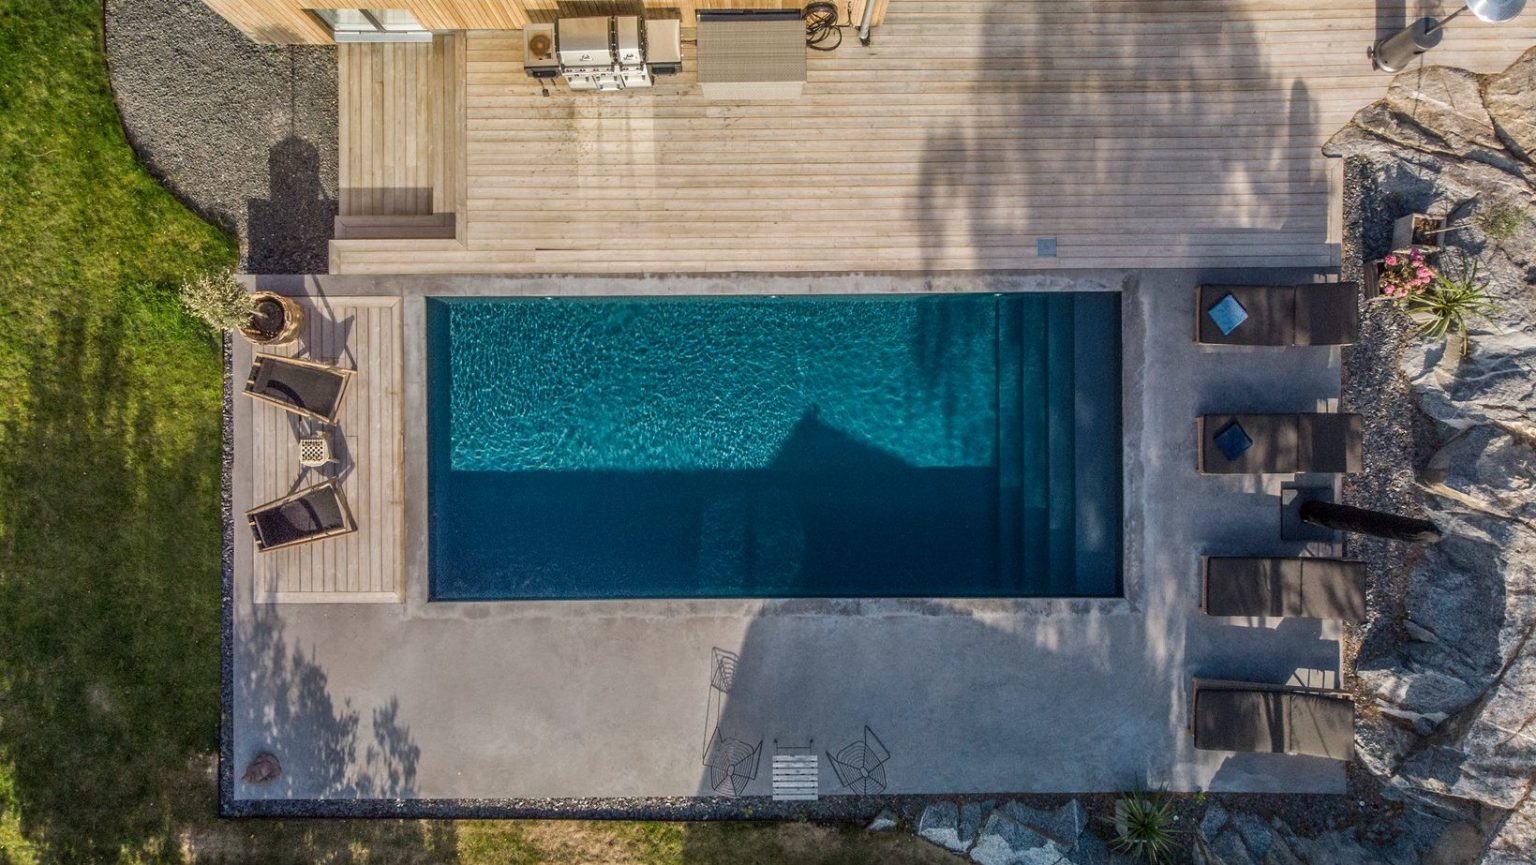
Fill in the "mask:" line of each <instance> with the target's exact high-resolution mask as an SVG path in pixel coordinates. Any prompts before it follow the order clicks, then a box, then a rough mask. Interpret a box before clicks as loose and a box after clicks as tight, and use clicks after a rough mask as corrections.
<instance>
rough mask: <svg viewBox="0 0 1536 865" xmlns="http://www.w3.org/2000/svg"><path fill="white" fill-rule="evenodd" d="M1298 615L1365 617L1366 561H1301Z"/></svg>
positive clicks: (1345, 619) (1353, 619) (1351, 620)
mask: <svg viewBox="0 0 1536 865" xmlns="http://www.w3.org/2000/svg"><path fill="white" fill-rule="evenodd" d="M1296 615H1298V616H1311V617H1314V618H1319V619H1339V620H1341V621H1345V622H1361V621H1364V620H1365V563H1364V562H1346V561H1341V560H1339V559H1302V560H1301V603H1300V606H1299V607H1298V609H1297V612H1296Z"/></svg>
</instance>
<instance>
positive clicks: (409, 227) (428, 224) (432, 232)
mask: <svg viewBox="0 0 1536 865" xmlns="http://www.w3.org/2000/svg"><path fill="white" fill-rule="evenodd" d="M454 235H455V220H454V215H453V214H452V213H421V214H357V213H348V214H341V215H338V216H337V217H336V221H335V238H336V239H337V240H452V239H453V238H454Z"/></svg>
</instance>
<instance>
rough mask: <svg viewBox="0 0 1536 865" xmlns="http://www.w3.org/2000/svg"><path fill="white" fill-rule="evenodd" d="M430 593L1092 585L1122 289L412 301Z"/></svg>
mask: <svg viewBox="0 0 1536 865" xmlns="http://www.w3.org/2000/svg"><path fill="white" fill-rule="evenodd" d="M427 326H428V336H427V357H428V365H429V373H428V383H427V384H428V401H429V404H430V409H429V418H428V428H429V431H428V439H429V451H430V453H429V467H428V474H429V498H430V503H429V515H430V516H429V524H430V531H429V544H430V547H429V559H430V562H431V594H432V598H433V599H434V600H497V599H535V598H540V599H553V598H703V597H962V596H970V597H978V596H983V597H1021V596H1113V595H1118V594H1119V592H1120V570H1121V568H1120V561H1121V513H1120V509H1121V504H1120V502H1121V437H1120V295H1119V294H1116V293H1049V294H1006V295H946V296H910V295H900V296H877V297H815V296H811V297H778V298H768V297H711V298H700V297H687V298H643V299H619V298H598V299H593V298H558V299H553V298H515V299H514V298H504V299H503V298H498V299H470V298H454V299H431V300H429V301H428V302H427Z"/></svg>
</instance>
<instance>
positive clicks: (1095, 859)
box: [917, 799, 1127, 865]
mask: <svg viewBox="0 0 1536 865" xmlns="http://www.w3.org/2000/svg"><path fill="white" fill-rule="evenodd" d="M917 834H918V835H919V836H921V837H923V838H925V839H927V840H929V841H931V842H933V843H934V844H937V845H939V846H940V847H943V848H944V849H946V850H950V851H952V852H954V853H959V854H962V855H968V856H969V857H970V859H971V861H973V862H975V863H976V865H1120V863H1124V862H1126V861H1127V860H1125V857H1122V856H1117V855H1115V854H1112V853H1110V851H1109V848H1108V847H1107V846H1106V845H1105V844H1104V842H1103V841H1102V840H1101V839H1099V837H1098V836H1096V835H1094V834H1093V833H1091V832H1089V831H1088V812H1087V811H1085V810H1084V809H1083V805H1082V803H1081V802H1078V801H1077V800H1076V799H1073V800H1072V801H1070V802H1068V803H1067V804H1065V805H1062V806H1061V807H1060V808H1056V809H1054V810H1049V811H1047V810H1042V809H1039V808H1032V807H1030V806H1028V805H1025V804H1024V803H1022V802H1015V801H1009V802H1004V803H1002V804H1001V805H997V804H996V803H994V802H991V801H987V802H964V803H959V804H957V803H955V802H935V803H933V804H931V805H929V806H928V807H926V808H924V809H923V812H922V814H921V815H920V816H919V817H918V820H917Z"/></svg>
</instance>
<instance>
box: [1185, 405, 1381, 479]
mask: <svg viewBox="0 0 1536 865" xmlns="http://www.w3.org/2000/svg"><path fill="white" fill-rule="evenodd" d="M1195 427H1196V430H1197V432H1198V434H1199V442H1200V444H1199V456H1198V461H1199V462H1198V464H1199V468H1200V472H1201V473H1202V474H1296V473H1299V472H1334V473H1339V474H1345V473H1349V472H1358V471H1360V469H1361V454H1360V438H1361V431H1360V416H1359V415H1357V414H1208V415H1205V416H1203V417H1201V418H1199V419H1198V420H1197V421H1196V422H1195Z"/></svg>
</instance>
